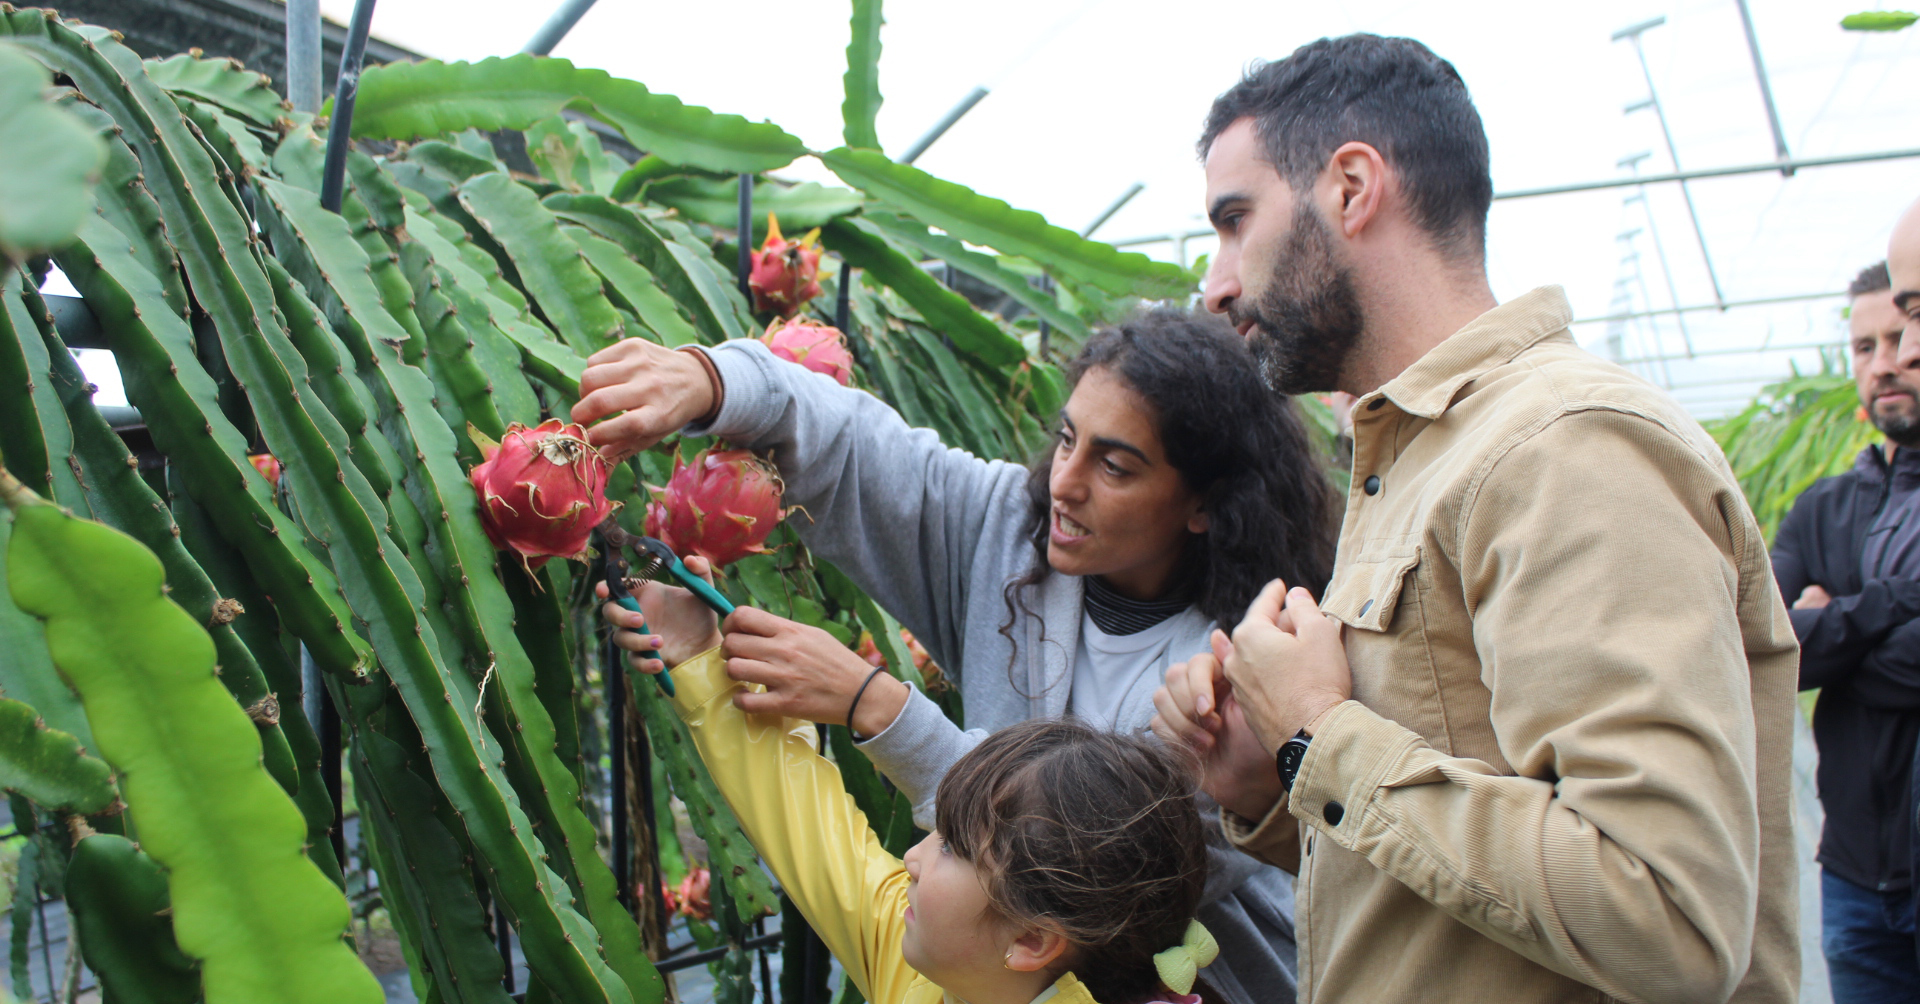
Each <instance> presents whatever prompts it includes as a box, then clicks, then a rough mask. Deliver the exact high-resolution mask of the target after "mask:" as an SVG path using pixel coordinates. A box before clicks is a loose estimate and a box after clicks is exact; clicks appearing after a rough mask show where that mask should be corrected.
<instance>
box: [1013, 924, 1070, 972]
mask: <svg viewBox="0 0 1920 1004" xmlns="http://www.w3.org/2000/svg"><path fill="white" fill-rule="evenodd" d="M1069 947H1071V946H1070V944H1069V943H1068V941H1067V939H1066V938H1065V937H1064V936H1062V935H1060V934H1058V933H1056V932H1054V931H1049V930H1047V929H1045V928H1040V927H1029V928H1027V929H1026V930H1024V931H1021V932H1020V934H1019V936H1018V937H1016V938H1014V939H1013V944H1012V945H1010V946H1008V948H1007V958H1006V965H1007V968H1008V969H1011V970H1013V971H1015V972H1020V973H1037V972H1040V971H1041V970H1044V969H1048V968H1050V967H1052V966H1053V965H1054V963H1056V962H1058V961H1059V960H1060V957H1061V956H1062V955H1065V954H1066V951H1067V949H1068V948H1069Z"/></svg>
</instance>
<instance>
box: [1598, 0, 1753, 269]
mask: <svg viewBox="0 0 1920 1004" xmlns="http://www.w3.org/2000/svg"><path fill="white" fill-rule="evenodd" d="M1666 23H1667V19H1666V18H1664V17H1656V18H1654V19H1652V20H1650V21H1642V22H1640V23H1639V24H1636V25H1633V26H1631V27H1627V28H1622V29H1620V30H1619V31H1616V32H1614V33H1613V40H1614V41H1616V42H1618V41H1620V40H1621V39H1623V38H1624V39H1626V40H1627V41H1629V42H1631V43H1633V54H1634V56H1635V58H1637V59H1639V61H1640V75H1641V76H1642V77H1644V78H1645V79H1646V81H1647V100H1646V101H1644V102H1636V103H1634V104H1631V105H1628V106H1627V109H1626V110H1627V112H1628V113H1629V114H1631V113H1633V112H1636V111H1639V110H1641V109H1642V108H1651V109H1653V114H1654V117H1655V118H1656V119H1658V120H1659V121H1660V135H1661V136H1662V137H1664V138H1665V139H1666V141H1667V157H1668V158H1669V159H1670V160H1672V161H1673V169H1674V171H1675V172H1676V173H1677V172H1679V171H1681V170H1683V168H1682V167H1681V166H1680V149H1679V147H1677V146H1676V145H1675V144H1674V142H1673V130H1672V129H1670V128H1668V127H1667V112H1666V109H1665V108H1662V107H1661V106H1660V93H1659V91H1657V90H1655V89H1654V86H1653V70H1652V69H1651V68H1650V67H1649V66H1648V65H1647V50H1646V48H1645V47H1644V46H1643V45H1641V44H1640V36H1641V35H1642V34H1644V33H1645V32H1646V31H1648V30H1649V29H1652V28H1658V27H1659V26H1661V25H1663V24H1666ZM1680 197H1681V199H1683V200H1684V201H1685V202H1686V204H1687V218H1688V219H1690V220H1692V221H1693V236H1694V239H1695V240H1696V241H1698V242H1699V244H1700V260H1701V261H1702V262H1704V263H1706V266H1707V281H1708V282H1709V283H1710V284H1711V285H1712V286H1713V302H1715V303H1718V304H1722V305H1724V304H1725V303H1726V300H1727V298H1726V295H1725V294H1723V293H1721V291H1720V276H1719V275H1718V274H1717V273H1715V272H1714V270H1713V255H1712V254H1711V253H1709V252H1708V251H1707V235H1706V232H1705V231H1704V230H1702V229H1701V227H1700V213H1699V211H1698V210H1697V209H1695V208H1694V206H1693V191H1692V190H1691V189H1689V188H1688V187H1687V183H1686V181H1684V180H1682V181H1681V182H1680Z"/></svg>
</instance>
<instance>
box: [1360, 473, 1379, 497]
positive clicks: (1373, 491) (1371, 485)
mask: <svg viewBox="0 0 1920 1004" xmlns="http://www.w3.org/2000/svg"><path fill="white" fill-rule="evenodd" d="M1361 487H1362V488H1365V489H1366V490H1367V494H1368V495H1378V494H1380V475H1378V474H1369V475H1367V480H1366V481H1365V482H1364V483H1363V484H1362V485H1361Z"/></svg>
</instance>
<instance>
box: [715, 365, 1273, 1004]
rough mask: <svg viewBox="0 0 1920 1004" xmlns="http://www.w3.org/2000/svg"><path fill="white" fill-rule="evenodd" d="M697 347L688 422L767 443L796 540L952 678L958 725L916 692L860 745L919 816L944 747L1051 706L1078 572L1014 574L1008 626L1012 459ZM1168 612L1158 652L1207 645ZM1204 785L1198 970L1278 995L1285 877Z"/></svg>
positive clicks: (1259, 997)
mask: <svg viewBox="0 0 1920 1004" xmlns="http://www.w3.org/2000/svg"><path fill="white" fill-rule="evenodd" d="M706 351H707V353H708V356H709V357H710V358H711V359H712V360H713V362H714V365H715V367H716V368H717V369H718V370H719V373H720V378H721V381H722V383H723V384H724V385H725V387H726V401H725V403H724V405H723V406H722V407H721V410H720V413H719V414H718V415H717V416H715V418H714V420H713V422H712V423H711V424H710V425H706V426H690V427H688V428H687V429H686V430H685V431H686V434H687V435H693V436H706V435H712V436H721V437H724V438H726V439H727V440H728V441H729V442H731V443H733V444H734V445H736V446H742V447H746V448H748V449H751V450H754V451H756V452H760V453H763V454H765V453H769V452H770V453H771V455H772V459H773V462H774V464H775V465H776V466H777V467H778V468H779V469H780V477H781V479H782V480H783V481H785V483H786V496H785V502H786V504H787V505H789V506H800V507H802V509H803V510H804V514H801V513H796V514H795V515H794V516H793V517H792V519H793V525H794V527H795V528H796V529H797V530H798V532H799V534H800V536H801V538H802V539H803V540H805V541H806V544H807V546H808V547H809V548H811V549H812V550H813V552H814V553H815V554H817V555H819V556H820V557H822V558H825V559H827V560H828V561H831V562H832V563H833V564H834V565H835V566H836V567H838V568H839V569H840V570H841V571H843V572H845V573H846V574H847V576H848V578H850V579H852V580H853V581H854V582H855V583H856V584H857V585H859V586H860V588H861V589H864V590H866V592H867V593H868V595H870V596H872V597H873V598H874V600H875V601H876V602H878V603H879V604H880V605H881V606H883V607H885V608H886V609H887V611H888V612H890V613H892V614H893V615H894V617H896V618H898V619H899V621H900V623H901V624H902V625H904V626H905V627H906V628H907V629H908V630H909V631H912V632H913V636H914V637H915V638H916V639H918V640H919V641H920V643H921V644H922V645H924V646H926V649H927V653H928V654H929V655H931V656H932V657H933V660H934V661H935V662H937V663H939V664H940V667H941V668H942V669H943V670H944V671H945V672H946V674H947V676H948V677H949V678H950V679H951V680H952V681H953V683H954V685H955V686H957V687H958V688H959V690H960V694H961V699H962V705H963V707H965V709H966V718H967V724H968V725H969V726H970V728H967V729H965V730H962V729H961V728H960V727H959V726H956V725H954V724H953V722H952V721H950V720H949V719H948V718H947V716H946V715H945V714H943V713H942V712H941V711H940V708H939V706H937V705H936V704H934V702H933V701H932V700H930V699H929V698H927V697H926V696H925V695H923V694H921V693H919V692H918V691H914V692H913V694H912V695H911V696H910V697H909V698H908V700H907V704H906V707H905V708H904V709H903V710H902V711H901V712H900V715H899V717H898V718H896V719H895V720H894V722H893V724H892V725H891V726H889V727H888V728H887V729H886V730H885V731H883V732H881V733H880V734H879V735H877V736H875V737H873V738H872V739H870V740H868V741H867V742H866V743H864V744H862V746H861V749H862V750H863V751H864V752H865V753H866V754H867V756H868V757H869V758H871V759H872V760H873V763H874V765H875V767H877V768H878V769H879V770H880V772H881V773H883V774H885V775H886V776H887V778H888V779H889V780H890V781H892V782H893V784H894V785H895V786H896V787H898V788H899V789H900V790H901V791H902V792H904V793H906V795H907V797H908V798H909V799H910V800H911V801H912V803H913V807H914V822H915V823H916V824H917V825H918V826H920V827H921V828H922V829H932V826H933V805H934V794H935V792H936V791H937V789H938V787H939V783H940V778H941V777H942V776H944V775H945V774H946V772H947V769H948V768H950V767H952V766H953V764H954V762H955V761H957V760H959V759H960V757H961V756H963V755H964V754H965V753H966V752H967V751H968V750H970V749H972V748H973V747H974V746H975V745H977V744H978V743H979V742H980V741H981V740H982V739H984V738H986V736H987V735H988V734H989V733H991V732H993V731H995V730H997V729H1001V728H1004V727H1006V726H1008V725H1013V724H1015V723H1018V722H1022V721H1026V720H1027V719H1030V718H1054V717H1059V716H1060V715H1062V714H1064V713H1065V712H1066V710H1067V705H1068V696H1069V690H1070V685H1071V683H1072V679H1073V658H1074V653H1075V652H1076V650H1077V649H1078V648H1079V636H1080V626H1081V618H1082V606H1081V589H1082V586H1081V582H1080V579H1079V578H1078V577H1075V576H1069V575H1056V574H1049V575H1047V576H1046V577H1045V578H1043V579H1042V580H1041V581H1040V582H1039V583H1038V584H1037V585H1035V586H1032V587H1028V588H1027V590H1026V595H1025V596H1024V599H1025V604H1024V607H1021V606H1016V611H1017V612H1016V613H1015V614H1014V616H1013V617H1012V622H1011V624H1010V625H1009V624H1008V619H1009V614H1008V609H1007V603H1006V599H1005V588H1006V585H1007V583H1008V582H1010V581H1012V580H1013V579H1015V578H1018V577H1020V576H1021V575H1023V574H1024V573H1025V572H1026V571H1027V570H1028V569H1029V568H1030V567H1031V566H1032V563H1033V559H1034V554H1033V548H1032V546H1031V545H1030V544H1029V543H1028V542H1027V540H1026V539H1025V537H1024V531H1025V528H1026V525H1027V494H1026V479H1027V470H1026V468H1024V467H1022V466H1020V465H1017V464H1010V463H1007V462H1006V461H1002V460H981V459H979V458H977V457H975V456H973V455H971V454H969V453H967V452H965V451H963V450H957V449H951V448H948V447H946V446H944V445H942V444H941V442H940V438H939V436H938V435H937V434H936V433H935V432H934V431H933V430H931V429H915V428H911V427H909V426H908V425H907V423H906V421H905V420H904V419H902V418H901V417H900V415H899V414H898V413H897V412H895V411H894V410H893V409H892V408H891V407H889V406H888V405H887V404H886V403H885V402H883V401H881V400H880V399H878V398H876V397H874V396H873V395H871V394H868V393H866V392H865V391H860V390H853V389H849V388H845V387H841V386H840V385H839V384H837V383H835V382H834V381H833V380H832V379H831V378H830V377H827V376H824V375H821V374H818V373H813V372H811V371H809V370H806V369H805V368H803V367H800V366H797V365H794V364H792V363H788V362H785V361H783V360H781V359H779V358H777V357H775V356H774V355H773V354H772V353H771V352H769V351H768V350H767V348H766V347H765V346H764V345H761V344H760V343H759V342H756V341H752V340H741V341H733V342H728V343H726V344H724V345H720V346H718V347H715V348H712V349H708V350H706ZM809 516H810V517H811V519H809ZM1028 610H1031V611H1032V614H1031V615H1029V614H1028V613H1027V612H1026V611H1028ZM1178 618H1179V620H1180V621H1181V622H1182V625H1183V627H1182V630H1183V631H1184V632H1185V633H1186V634H1185V637H1181V638H1178V639H1177V640H1176V641H1175V642H1174V644H1173V646H1172V649H1171V651H1173V652H1175V653H1184V654H1182V655H1179V656H1178V657H1179V658H1185V657H1186V656H1188V655H1194V654H1198V653H1201V652H1204V651H1207V648H1208V642H1207V638H1208V635H1209V634H1210V633H1211V631H1212V629H1213V627H1214V624H1213V623H1212V622H1211V621H1209V620H1208V619H1207V618H1206V617H1204V616H1202V615H1200V614H1199V612H1198V611H1197V610H1189V611H1187V612H1186V613H1183V614H1180V615H1178ZM1003 626H1004V627H1006V631H1005V633H1002V628H1003ZM1010 638H1011V639H1013V640H1017V641H1018V644H1017V645H1015V644H1014V642H1013V640H1010ZM1152 715H1153V708H1152V705H1151V700H1150V698H1149V701H1148V702H1147V703H1146V706H1145V707H1143V708H1141V709H1138V711H1137V712H1136V714H1134V715H1131V716H1129V717H1130V718H1133V719H1136V720H1137V723H1138V724H1139V725H1142V726H1144V724H1145V723H1146V722H1147V721H1148V720H1149V719H1151V717H1152ZM1201 798H1202V802H1203V805H1202V811H1203V813H1205V814H1206V818H1207V819H1208V820H1209V825H1208V844H1209V848H1208V849H1209V851H1210V855H1209V857H1210V861H1209V864H1210V866H1211V873H1210V878H1209V880H1208V883H1207V893H1206V897H1205V899H1206V905H1205V906H1203V907H1202V909H1201V911H1200V915H1199V916H1200V921H1201V922H1202V923H1203V924H1205V925H1206V926H1207V928H1208V930H1210V931H1212V932H1213V935H1214V937H1215V938H1216V939H1217V940H1218V941H1219V942H1220V947H1221V954H1220V958H1219V960H1218V961H1216V962H1215V963H1214V964H1213V965H1212V966H1209V967H1208V968H1207V969H1206V971H1205V972H1204V974H1203V975H1204V976H1205V978H1206V979H1207V981H1208V982H1209V983H1211V984H1212V985H1213V986H1214V987H1216V988H1217V989H1218V990H1219V991H1220V992H1221V993H1222V994H1224V995H1226V997H1227V998H1228V999H1229V1000H1231V1001H1233V1002H1234V1004H1255V1002H1259V1004H1270V1002H1281V1001H1291V1000H1292V999H1293V997H1294V990H1295V982H1294V963H1295V949H1294V935H1293V885H1292V881H1291V879H1290V878H1289V877H1288V876H1287V875H1286V874H1285V873H1284V872H1281V871H1279V870H1278V869H1276V868H1272V867H1270V866H1266V865H1262V864H1260V863H1258V862H1256V861H1254V860H1253V859H1252V858H1250V857H1247V856H1246V855H1244V854H1241V853H1239V852H1238V851H1235V850H1232V849H1231V848H1229V847H1228V846H1227V845H1226V843H1225V841H1224V838H1222V837H1221V836H1220V834H1219V832H1218V830H1219V827H1218V824H1217V823H1215V822H1213V821H1212V820H1213V819H1214V815H1215V814H1214V813H1212V812H1209V811H1207V810H1210V809H1212V808H1214V806H1213V805H1212V804H1211V800H1209V799H1206V798H1205V796H1204V795H1203V796H1202V797H1201ZM1168 947H1172V946H1168Z"/></svg>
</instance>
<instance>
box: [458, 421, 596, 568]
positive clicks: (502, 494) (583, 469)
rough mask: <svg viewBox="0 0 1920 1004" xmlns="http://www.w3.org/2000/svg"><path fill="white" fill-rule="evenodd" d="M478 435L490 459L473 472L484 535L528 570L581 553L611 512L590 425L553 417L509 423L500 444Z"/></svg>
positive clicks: (576, 556) (580, 555)
mask: <svg viewBox="0 0 1920 1004" xmlns="http://www.w3.org/2000/svg"><path fill="white" fill-rule="evenodd" d="M476 439H477V440H479V441H480V447H481V450H482V452H483V453H484V454H485V455H486V461H485V462H484V463H482V464H480V465H479V466H477V467H475V468H474V469H473V473H472V474H471V475H470V477H471V479H472V481H473V490H474V492H475V493H476V494H477V495H478V496H479V497H480V521H481V525H482V527H484V528H485V530H486V531H487V539H488V540H490V541H492V542H493V546H494V547H497V548H499V549H500V550H502V551H512V552H514V553H515V554H518V555H519V556H520V561H521V563H522V564H524V565H525V566H526V567H527V568H529V569H532V568H538V567H540V565H542V564H544V563H545V562H546V560H547V559H548V558H574V559H584V558H585V557H586V551H587V541H588V540H589V539H590V538H591V537H592V535H593V529H594V527H597V526H599V525H600V524H601V522H602V521H604V520H605V519H606V518H607V516H608V515H609V514H611V513H612V512H613V510H614V504H613V503H612V502H609V501H608V500H607V472H608V469H609V468H608V465H607V461H606V460H605V458H603V457H601V456H600V453H599V451H597V450H595V449H594V448H593V447H592V446H590V445H588V443H587V430H585V429H583V428H581V427H580V426H578V425H569V424H567V423H565V422H562V421H561V420H559V419H557V418H550V419H547V420H546V421H544V422H541V423H540V424H539V425H537V426H535V427H534V428H531V429H529V428H527V427H526V426H524V425H521V424H520V423H518V422H515V423H513V424H512V425H509V426H507V434H506V435H505V436H504V437H502V439H501V440H500V442H498V443H492V442H490V441H486V440H485V439H484V437H476Z"/></svg>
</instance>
